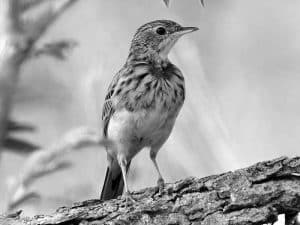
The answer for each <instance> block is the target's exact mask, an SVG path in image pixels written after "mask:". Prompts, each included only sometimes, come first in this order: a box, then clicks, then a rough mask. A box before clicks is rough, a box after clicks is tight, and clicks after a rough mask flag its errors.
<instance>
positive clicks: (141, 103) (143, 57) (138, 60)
mask: <svg viewBox="0 0 300 225" xmlns="http://www.w3.org/2000/svg"><path fill="white" fill-rule="evenodd" d="M196 30H198V28H196V27H182V26H180V25H179V24H178V23H175V22H173V21H170V20H156V21H153V22H149V23H147V24H145V25H143V26H141V27H140V28H139V29H138V30H137V32H136V34H135V35H134V38H133V40H132V43H131V47H130V51H129V56H128V58H127V61H126V63H125V65H124V66H123V67H122V69H121V70H120V71H119V72H118V73H117V74H116V75H115V76H114V78H113V80H112V82H111V84H110V86H109V88H108V92H107V95H106V97H105V102H104V106H103V113H102V120H103V123H104V128H103V133H104V137H106V138H109V139H110V140H111V141H112V142H113V143H114V147H110V148H107V159H108V168H107V171H106V177H105V182H104V185H103V189H102V193H101V200H108V199H112V198H116V197H117V196H119V195H121V194H122V193H123V188H124V184H125V193H124V196H125V198H126V200H128V199H131V200H133V199H132V197H131V195H130V192H129V189H128V183H127V172H128V169H129V166H130V162H131V160H132V159H133V157H134V156H135V155H136V154H137V153H138V152H139V151H140V150H141V149H143V148H144V147H150V158H151V160H152V162H153V164H154V166H155V169H156V171H157V173H158V182H157V183H158V186H159V187H163V185H164V180H163V177H162V175H161V173H160V170H159V167H158V164H157V162H156V155H157V153H158V151H159V149H160V147H161V146H162V145H163V144H164V142H165V141H166V140H167V139H168V137H169V135H170V133H171V131H172V128H173V126H174V123H175V120H176V117H177V115H178V113H179V111H180V109H181V107H182V104H183V102H184V98H185V87H184V77H183V75H182V73H181V71H180V70H179V69H178V68H177V67H176V66H175V65H174V64H172V63H171V62H170V61H169V59H168V53H169V52H170V50H171V48H172V47H173V46H174V44H175V43H176V41H177V40H178V39H179V38H180V37H181V36H182V35H184V34H187V33H190V32H193V31H196Z"/></svg>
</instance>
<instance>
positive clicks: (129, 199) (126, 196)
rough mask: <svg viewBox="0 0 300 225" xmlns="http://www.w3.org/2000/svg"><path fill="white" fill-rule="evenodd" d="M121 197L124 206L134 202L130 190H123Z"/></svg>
mask: <svg viewBox="0 0 300 225" xmlns="http://www.w3.org/2000/svg"><path fill="white" fill-rule="evenodd" d="M122 197H123V199H124V200H125V203H126V207H127V206H128V205H131V204H133V203H135V202H136V200H135V199H134V198H133V197H132V195H131V194H130V192H125V193H124V195H123V196H122Z"/></svg>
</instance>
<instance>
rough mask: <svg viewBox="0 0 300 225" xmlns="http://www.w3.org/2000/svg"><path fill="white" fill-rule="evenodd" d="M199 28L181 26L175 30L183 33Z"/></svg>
mask: <svg viewBox="0 0 300 225" xmlns="http://www.w3.org/2000/svg"><path fill="white" fill-rule="evenodd" d="M197 30H199V28H198V27H181V28H180V29H179V30H178V31H176V33H177V34H179V35H180V36H181V35H184V34H188V33H191V32H194V31H197Z"/></svg>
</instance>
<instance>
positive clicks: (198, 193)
mask: <svg viewBox="0 0 300 225" xmlns="http://www.w3.org/2000/svg"><path fill="white" fill-rule="evenodd" d="M299 173H300V157H296V158H287V157H281V158H278V159H274V160H271V161H265V162H260V163H257V164H255V165H253V166H250V167H248V168H245V169H239V170H236V171H234V172H227V173H224V174H219V175H213V176H209V177H205V178H201V179H199V178H187V179H184V180H181V181H178V182H175V183H172V184H167V185H166V187H165V188H164V190H163V191H162V192H159V191H158V189H157V188H146V189H144V190H140V191H136V192H134V195H133V196H134V198H135V199H136V200H137V201H136V202H135V203H132V204H129V205H128V206H126V204H125V201H124V200H123V199H122V198H118V199H115V200H110V201H106V202H101V201H100V200H88V201H84V202H80V203H75V204H74V205H73V206H71V207H61V208H59V209H58V210H57V211H56V212H55V213H53V214H52V215H40V216H35V217H34V218H13V217H14V216H16V217H18V214H16V215H10V218H9V219H6V220H5V221H6V224H9V225H12V224H61V225H62V224H135V225H139V224H190V225H196V224H201V225H209V224H220V225H229V224H230V225H235V224H236V225H241V224H242V225H248V224H249V225H250V224H265V223H272V222H274V221H276V219H277V216H278V215H279V214H288V215H295V213H297V212H299V211H300V177H299Z"/></svg>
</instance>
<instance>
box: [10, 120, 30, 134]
mask: <svg viewBox="0 0 300 225" xmlns="http://www.w3.org/2000/svg"><path fill="white" fill-rule="evenodd" d="M34 130H35V127H34V126H33V125H32V124H26V123H21V122H17V121H13V120H9V121H8V125H7V133H9V134H10V133H11V132H20V131H21V132H23V131H29V132H33V131H34Z"/></svg>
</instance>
